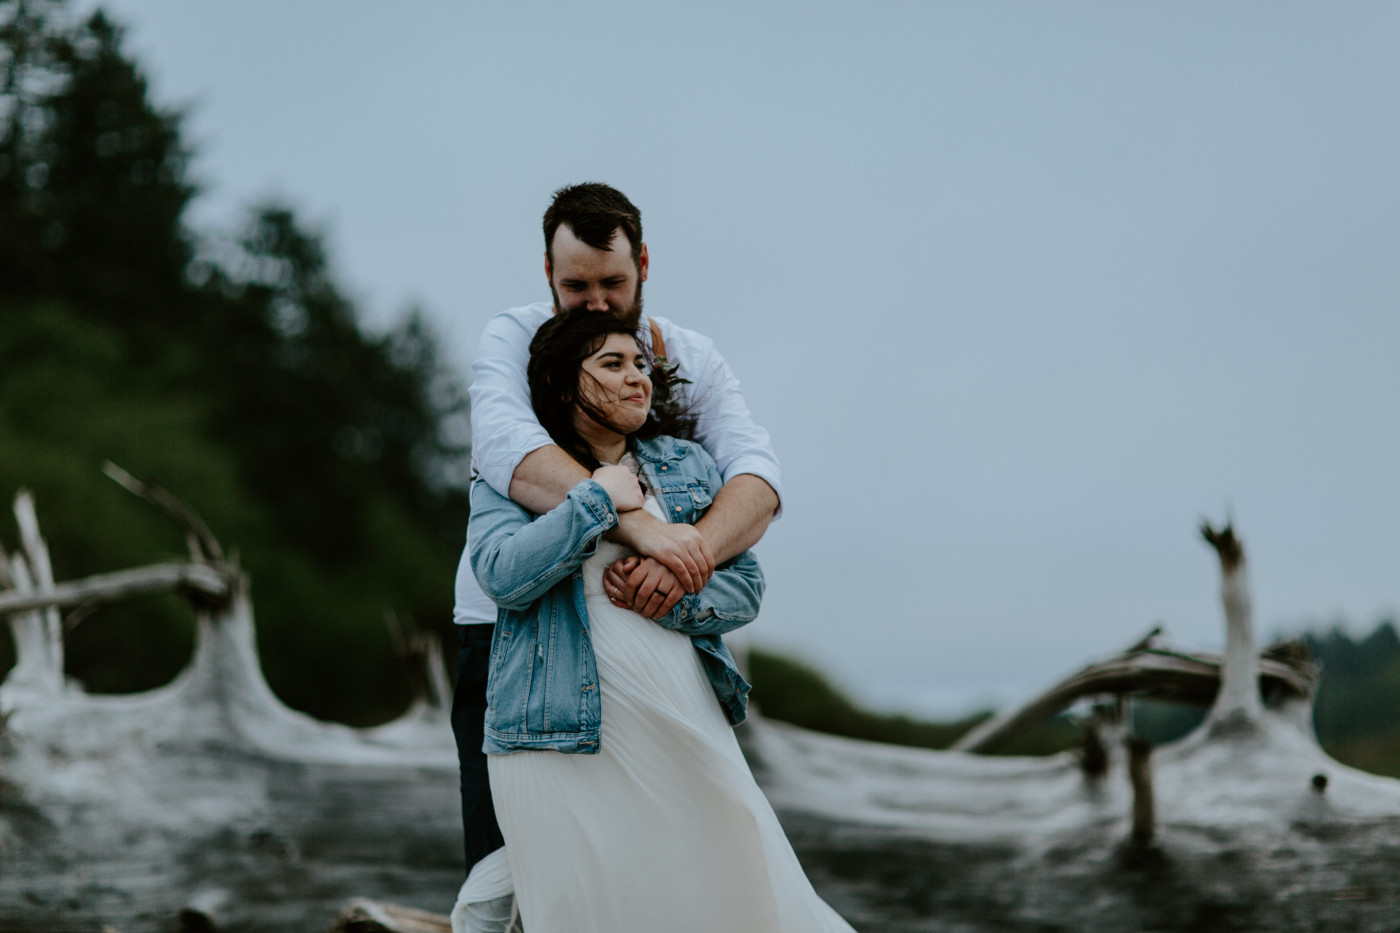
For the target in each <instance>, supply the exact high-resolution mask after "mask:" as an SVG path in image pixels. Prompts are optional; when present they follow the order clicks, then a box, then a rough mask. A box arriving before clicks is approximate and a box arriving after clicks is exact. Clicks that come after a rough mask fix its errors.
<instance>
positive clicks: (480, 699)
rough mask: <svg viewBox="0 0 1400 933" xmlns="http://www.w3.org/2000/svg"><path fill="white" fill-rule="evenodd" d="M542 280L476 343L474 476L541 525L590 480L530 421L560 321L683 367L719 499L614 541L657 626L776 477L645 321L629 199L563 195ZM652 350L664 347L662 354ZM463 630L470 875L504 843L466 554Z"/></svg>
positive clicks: (722, 396) (728, 545) (730, 403)
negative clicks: (539, 365)
mask: <svg viewBox="0 0 1400 933" xmlns="http://www.w3.org/2000/svg"><path fill="white" fill-rule="evenodd" d="M544 240H545V258H544V268H545V278H546V279H547V280H548V282H549V289H550V293H551V295H552V296H553V301H552V302H549V303H546V302H540V303H538V304H533V305H527V306H525V307H521V308H513V309H511V310H509V311H505V312H502V313H501V314H498V315H496V316H495V317H493V318H492V319H491V320H490V322H488V323H487V325H486V329H485V331H484V332H483V334H482V337H481V344H480V346H479V349H478V353H477V359H476V361H475V363H474V364H473V367H472V368H473V380H472V385H471V389H470V394H471V411H472V466H473V469H474V471H475V472H477V473H479V474H480V475H481V477H482V478H483V479H484V480H485V481H486V482H487V483H489V484H490V485H491V486H492V488H494V489H495V490H496V491H497V492H500V493H502V494H503V495H508V496H510V498H512V499H514V500H515V501H516V502H517V503H519V504H520V505H522V506H524V507H525V508H527V509H529V510H530V511H531V512H535V513H537V514H541V513H544V512H547V511H549V510H550V509H552V508H554V507H555V506H557V505H558V504H559V503H560V502H562V501H564V497H565V495H566V494H567V493H568V491H569V490H570V489H572V488H573V487H574V486H575V485H577V484H578V483H579V482H580V481H581V480H583V479H586V478H588V476H589V471H588V470H587V469H585V468H584V467H582V466H581V465H579V464H578V463H577V462H576V461H575V460H574V459H573V458H572V457H570V456H569V455H568V454H566V453H565V452H564V451H563V450H562V449H560V448H559V447H558V446H557V445H555V444H554V443H553V441H552V440H551V439H550V437H549V435H548V434H547V433H546V432H545V431H544V429H543V428H541V427H540V425H539V423H538V422H537V421H536V420H535V415H534V412H533V410H532V409H531V406H530V397H529V389H528V387H527V384H526V378H525V367H526V364H527V362H528V360H529V345H530V339H531V338H532V337H533V336H534V333H535V331H536V330H537V329H538V328H539V326H540V325H541V324H543V323H544V322H545V321H546V320H548V319H549V317H550V316H551V315H552V314H557V313H559V312H561V311H569V310H574V309H577V308H586V309H588V310H591V311H596V312H599V313H606V314H615V315H617V316H619V317H620V318H622V319H623V320H625V321H628V322H629V323H631V324H633V325H634V326H636V327H637V338H638V340H640V341H641V342H642V343H643V345H645V346H647V347H648V348H650V349H652V350H653V351H654V352H657V353H658V355H664V357H665V360H666V363H667V365H672V366H677V367H678V375H679V376H680V377H681V378H682V379H685V380H689V381H688V382H687V383H681V384H680V385H679V386H678V387H677V396H678V401H679V403H680V405H681V406H683V407H685V408H686V409H688V410H689V411H690V413H691V414H692V415H693V416H694V417H695V418H696V429H695V439H696V441H698V442H699V443H700V444H702V445H703V446H704V447H705V449H706V450H707V451H709V453H710V455H711V456H712V457H714V458H715V462H716V463H717V464H718V466H719V469H720V472H721V474H722V475H723V477H724V480H725V482H724V486H723V487H722V488H721V489H720V491H719V493H718V494H717V495H716V497H715V501H714V504H713V505H712V506H711V507H710V509H709V511H708V512H707V513H706V514H705V516H704V518H702V519H701V520H700V522H699V524H697V525H695V526H694V527H692V526H689V525H672V524H667V523H665V522H661V521H658V520H656V519H655V518H653V517H651V516H650V515H648V514H647V513H646V512H645V511H643V510H641V509H636V510H632V511H629V512H624V513H621V515H620V516H619V519H620V520H619V523H618V527H617V528H616V529H614V531H613V532H611V535H612V537H613V538H614V539H615V540H617V541H620V542H621V543H624V544H627V545H629V546H630V547H631V548H632V549H633V550H635V551H636V552H637V553H638V555H640V557H639V558H630V559H628V560H627V561H619V562H618V563H617V564H614V565H613V567H611V568H610V569H609V570H608V572H607V574H606V576H605V578H604V583H605V587H606V588H607V590H608V593H609V596H610V597H612V599H613V602H614V603H616V604H617V605H620V606H627V607H629V608H633V609H635V610H636V611H638V612H640V613H642V614H643V615H646V616H647V617H649V618H658V617H660V616H662V615H664V614H665V613H667V612H669V611H670V610H671V608H672V607H673V606H674V605H675V604H676V602H678V601H679V600H680V598H681V597H682V596H683V595H685V594H686V593H688V592H690V593H693V592H697V591H698V590H700V589H701V588H702V587H703V586H704V585H705V581H706V580H707V579H708V578H709V575H710V573H711V572H712V571H713V570H714V567H715V565H716V564H718V563H723V562H724V561H726V560H728V559H729V558H731V557H733V556H735V555H736V554H739V553H740V552H742V551H744V550H746V549H747V548H749V547H751V546H752V545H753V544H755V543H756V542H757V541H758V539H759V538H761V537H762V536H763V533H764V531H766V530H767V527H768V523H769V521H771V520H772V518H773V517H774V516H775V515H776V514H777V510H778V507H779V495H780V491H781V474H780V471H779V468H778V461H777V458H776V457H775V456H774V454H773V450H772V446H771V445H770V443H769V440H768V434H767V432H766V431H764V430H763V429H762V428H760V427H759V426H758V425H756V424H754V422H753V418H752V416H751V415H750V414H749V410H748V406H747V405H746V404H745V403H744V399H743V396H742V395H741V394H740V392H739V383H738V380H737V379H735V378H734V375H733V373H732V372H731V371H730V369H729V366H728V365H727V364H726V363H725V362H724V359H723V357H721V356H720V355H719V353H718V352H717V351H716V350H715V348H714V344H713V343H712V342H711V341H710V340H709V339H708V338H706V337H703V336H701V335H700V334H697V333H696V332H694V331H690V330H686V329H684V328H681V327H677V326H676V325H674V324H672V323H671V322H670V321H668V320H666V319H664V318H649V319H646V320H643V316H642V283H644V282H645V281H646V279H647V273H648V271H649V265H650V258H649V256H648V252H647V246H646V243H645V242H644V241H643V240H642V219H641V212H640V211H639V210H638V209H637V208H636V207H635V206H634V205H633V204H632V202H631V201H629V200H628V199H627V198H626V196H624V195H623V194H622V192H620V191H618V190H617V189H615V188H611V187H609V186H607V185H602V184H595V183H588V184H582V185H574V186H571V187H566V188H561V189H560V190H559V191H557V192H555V194H554V199H553V201H552V202H551V204H550V206H549V209H548V210H547V211H545V215H544ZM655 338H659V340H660V342H661V343H664V354H660V351H661V347H660V346H657V345H654V343H655ZM453 618H454V621H455V622H457V623H458V624H460V625H462V651H461V654H460V655H459V657H458V667H457V690H456V694H455V696H454V698H453V705H452V728H453V732H454V733H455V735H456V738H457V752H458V758H459V761H460V764H461V769H462V785H461V786H462V822H463V829H464V832H465V845H466V860H467V870H468V872H470V871H471V869H472V866H473V865H475V864H476V863H477V862H478V861H479V860H480V859H481V858H483V857H484V856H486V855H487V854H488V853H490V852H492V851H493V850H495V849H496V848H499V847H500V846H501V845H502V844H503V842H502V839H501V833H500V829H499V827H497V825H496V819H495V812H494V810H493V809H492V805H491V791H490V784H489V781H488V778H487V768H486V756H485V755H484V754H483V753H482V751H481V746H482V732H483V719H484V716H485V711H486V674H487V659H488V655H489V652H490V645H491V629H492V625H493V624H494V622H495V620H496V607H495V605H494V604H493V603H491V601H490V600H489V599H487V598H486V596H485V594H484V593H482V592H481V588H480V586H479V585H478V584H477V582H476V577H475V576H474V575H473V573H472V571H471V566H470V561H469V558H468V555H467V554H465V553H464V554H463V555H462V561H461V564H460V565H459V567H458V570H457V601H456V607H455V609H454V611H453Z"/></svg>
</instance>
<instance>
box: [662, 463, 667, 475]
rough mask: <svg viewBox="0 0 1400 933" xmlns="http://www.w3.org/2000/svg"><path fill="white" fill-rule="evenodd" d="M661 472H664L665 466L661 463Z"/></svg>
mask: <svg viewBox="0 0 1400 933" xmlns="http://www.w3.org/2000/svg"><path fill="white" fill-rule="evenodd" d="M661 472H662V473H665V472H666V466H665V464H662V466H661Z"/></svg>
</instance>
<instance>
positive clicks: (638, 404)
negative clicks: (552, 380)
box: [575, 334, 651, 434]
mask: <svg viewBox="0 0 1400 933" xmlns="http://www.w3.org/2000/svg"><path fill="white" fill-rule="evenodd" d="M645 365H646V361H645V360H644V359H643V357H642V354H641V351H640V350H639V349H637V341H636V340H635V339H634V338H632V337H630V336H628V335H627V334H608V337H607V339H606V340H604V341H603V345H602V346H600V347H599V348H598V349H597V351H595V352H594V353H593V355H591V356H589V357H588V358H587V359H585V360H584V361H583V366H582V367H581V369H580V371H579V376H578V390H579V394H580V396H581V397H582V398H584V399H585V400H586V401H587V402H588V404H589V405H591V406H592V407H593V408H594V409H595V410H596V411H597V412H598V413H599V414H600V415H601V416H602V419H603V420H604V421H605V422H606V425H605V426H606V427H609V428H612V429H613V430H614V431H617V432H618V433H619V434H631V433H632V432H633V431H636V430H637V429H638V428H640V427H641V426H642V425H644V424H646V420H647V414H648V413H649V412H650V411H651V377H650V376H648V375H647V373H646V370H645V368H644V367H645ZM575 411H576V415H575V421H576V423H579V422H580V417H579V416H582V418H581V421H583V422H589V421H593V420H594V419H592V418H590V417H589V415H588V414H587V413H586V412H584V411H583V410H582V409H579V408H577V407H576V408H575Z"/></svg>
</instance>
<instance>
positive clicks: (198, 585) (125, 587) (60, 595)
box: [0, 562, 232, 615]
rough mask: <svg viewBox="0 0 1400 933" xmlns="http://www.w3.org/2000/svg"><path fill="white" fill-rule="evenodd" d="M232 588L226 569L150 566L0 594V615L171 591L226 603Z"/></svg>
mask: <svg viewBox="0 0 1400 933" xmlns="http://www.w3.org/2000/svg"><path fill="white" fill-rule="evenodd" d="M231 589H232V584H231V582H230V575H229V572H228V571H227V570H226V569H221V568H218V567H211V566H210V565H209V564H195V563H184V562H179V563H165V564H152V565H150V566H148V567H135V568H133V569H131V570H117V571H113V572H112V573H100V574H95V575H93V576H91V577H84V578H82V579H81V580H72V581H70V582H67V583H58V584H54V585H53V586H51V587H50V588H49V589H48V590H47V591H38V590H34V589H33V588H32V587H30V588H28V590H29V591H28V592H24V591H21V590H19V589H16V590H14V591H12V592H9V593H0V615H11V614H15V613H22V612H31V611H33V610H36V609H48V608H52V609H69V608H72V607H75V606H81V605H86V604H88V603H90V602H93V601H97V602H116V601H119V600H123V599H133V598H135V597H138V596H150V595H152V594H155V593H166V592H169V591H171V590H189V591H192V592H195V593H200V594H202V595H204V596H206V597H208V598H210V599H214V600H225V599H227V598H228V596H229V592H230V590H231Z"/></svg>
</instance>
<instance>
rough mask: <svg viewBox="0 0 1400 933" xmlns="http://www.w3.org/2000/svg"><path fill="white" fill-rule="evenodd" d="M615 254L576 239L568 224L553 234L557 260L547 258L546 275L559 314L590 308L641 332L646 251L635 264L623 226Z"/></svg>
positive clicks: (614, 241) (615, 241) (615, 242)
mask: <svg viewBox="0 0 1400 933" xmlns="http://www.w3.org/2000/svg"><path fill="white" fill-rule="evenodd" d="M609 245H610V246H611V247H612V248H611V249H594V248H593V247H591V246H589V245H588V244H587V243H585V242H583V241H582V240H580V239H579V238H578V237H576V236H574V231H572V230H570V229H569V227H568V225H566V224H560V225H559V229H558V230H556V231H554V243H553V247H554V248H553V250H552V252H553V254H554V255H553V261H552V262H551V261H550V254H549V253H546V254H545V257H544V272H545V275H546V276H547V277H548V278H549V290H550V292H551V293H552V294H553V295H554V310H555V313H558V312H560V311H572V310H574V309H575V308H587V309H588V310H590V311H608V312H611V313H612V314H615V315H617V316H618V317H619V318H621V319H622V320H623V321H626V322H627V323H628V324H629V325H631V326H632V327H636V326H637V323H638V321H640V320H641V317H642V283H643V282H645V281H646V280H647V247H646V244H645V243H643V244H642V249H641V255H640V256H639V257H638V258H637V261H636V262H633V261H632V246H631V244H630V243H628V242H627V235H626V234H624V233H623V232H622V228H621V227H619V228H618V229H617V231H616V232H614V233H613V238H612V243H611V244H609Z"/></svg>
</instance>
